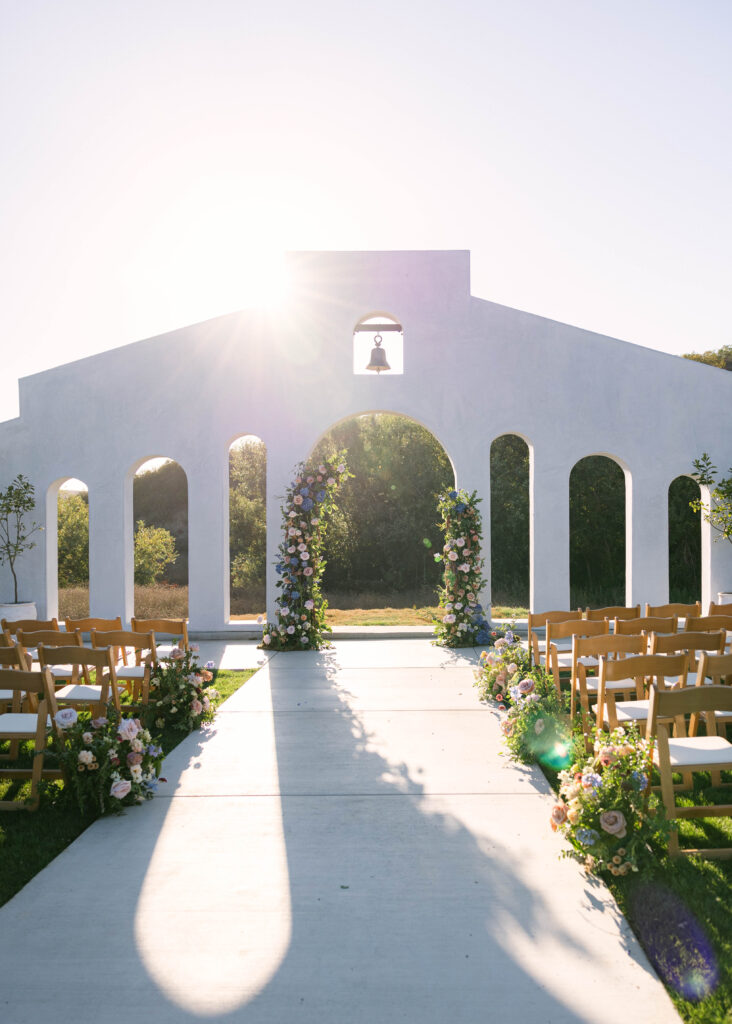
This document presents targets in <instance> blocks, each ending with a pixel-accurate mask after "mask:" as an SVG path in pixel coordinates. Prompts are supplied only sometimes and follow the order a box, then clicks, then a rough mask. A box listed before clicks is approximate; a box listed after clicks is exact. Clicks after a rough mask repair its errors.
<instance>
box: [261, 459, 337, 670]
mask: <svg viewBox="0 0 732 1024" xmlns="http://www.w3.org/2000/svg"><path fill="white" fill-rule="evenodd" d="M345 456H346V453H345V451H342V452H338V453H336V454H335V455H332V456H330V457H329V458H327V459H324V460H323V461H322V462H319V463H318V464H317V465H316V464H306V463H302V462H301V463H299V465H298V466H297V467H296V468H295V477H294V479H293V481H292V483H291V485H290V487H289V488H288V491H287V494H286V495H285V501H284V504H283V505H282V515H283V519H284V522H283V526H284V539H283V541H282V543H281V544H280V547H279V551H280V561H279V562H278V563H277V566H276V569H277V573H278V575H279V576H280V579H279V580H278V581H277V586H278V588H279V589H280V590H281V594H280V596H279V597H278V598H277V602H276V603H277V623H276V624H273V623H269V622H268V623H267V624H266V626H265V627H264V633H263V636H262V646H263V647H265V648H268V649H270V650H275V651H303V650H320V648H322V647H326V646H327V645H328V638H327V635H326V634H328V633H329V632H330V627H329V626H328V625H326V622H325V611H326V608H327V607H328V602H327V601H326V599H325V597H324V596H323V592H322V590H321V588H320V581H321V578H322V575H323V569H324V568H325V559H324V558H323V542H324V540H325V531H326V526H327V523H328V516H329V514H330V512H331V510H332V509H333V507H334V505H335V495H336V492H337V490H338V488H339V487H340V485H341V484H342V483H343V482H344V481H345V480H347V479H348V478H349V477H350V476H352V475H353V474H352V473H349V471H348V467H347V465H346V461H345Z"/></svg>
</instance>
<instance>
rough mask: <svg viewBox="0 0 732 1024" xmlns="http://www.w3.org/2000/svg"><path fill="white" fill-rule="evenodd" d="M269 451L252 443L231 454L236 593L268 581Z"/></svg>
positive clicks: (231, 548)
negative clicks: (267, 480) (267, 486)
mask: <svg viewBox="0 0 732 1024" xmlns="http://www.w3.org/2000/svg"><path fill="white" fill-rule="evenodd" d="M266 470H267V450H266V448H265V446H264V444H262V442H261V441H260V442H249V443H246V444H243V445H239V446H236V447H233V448H231V449H230V451H229V554H230V558H231V586H232V588H233V589H234V590H253V589H255V588H257V587H263V586H264V583H265V577H266V551H267V533H266V526H265V523H266V514H267V509H266Z"/></svg>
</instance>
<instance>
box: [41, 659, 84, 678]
mask: <svg viewBox="0 0 732 1024" xmlns="http://www.w3.org/2000/svg"><path fill="white" fill-rule="evenodd" d="M48 667H49V668H50V669H51V675H52V676H53V678H54V679H71V676H72V674H73V672H74V668H73V665H49V666H48ZM40 671H41V666H40V665H39V664H38V662H37V661H34V662H33V664H32V665H31V672H40Z"/></svg>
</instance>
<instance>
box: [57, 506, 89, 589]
mask: <svg viewBox="0 0 732 1024" xmlns="http://www.w3.org/2000/svg"><path fill="white" fill-rule="evenodd" d="M88 582H89V501H88V498H87V496H86V494H76V493H69V492H64V491H59V495H58V585H59V586H60V587H76V586H81V585H84V584H86V583H88Z"/></svg>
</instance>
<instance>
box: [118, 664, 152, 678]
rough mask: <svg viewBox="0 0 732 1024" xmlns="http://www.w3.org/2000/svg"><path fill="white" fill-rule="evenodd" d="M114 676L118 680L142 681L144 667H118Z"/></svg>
mask: <svg viewBox="0 0 732 1024" xmlns="http://www.w3.org/2000/svg"><path fill="white" fill-rule="evenodd" d="M115 674H116V676H117V678H118V679H144V677H145V666H144V665H118V666H117V668H116V670H115Z"/></svg>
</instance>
